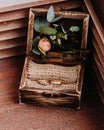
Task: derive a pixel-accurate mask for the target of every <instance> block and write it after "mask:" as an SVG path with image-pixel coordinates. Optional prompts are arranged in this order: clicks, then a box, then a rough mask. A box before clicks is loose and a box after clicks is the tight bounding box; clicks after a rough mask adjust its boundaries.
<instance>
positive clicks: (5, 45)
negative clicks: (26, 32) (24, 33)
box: [0, 37, 27, 51]
mask: <svg viewBox="0 0 104 130" xmlns="http://www.w3.org/2000/svg"><path fill="white" fill-rule="evenodd" d="M26 39H27V38H26V37H20V38H14V39H10V40H5V41H0V51H1V50H4V49H9V48H13V47H18V46H19V47H21V46H22V45H26Z"/></svg>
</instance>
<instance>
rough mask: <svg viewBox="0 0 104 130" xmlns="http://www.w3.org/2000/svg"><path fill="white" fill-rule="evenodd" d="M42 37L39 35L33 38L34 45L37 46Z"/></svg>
mask: <svg viewBox="0 0 104 130" xmlns="http://www.w3.org/2000/svg"><path fill="white" fill-rule="evenodd" d="M40 39H41V38H40V37H39V36H37V37H36V38H34V40H33V42H32V46H33V47H36V45H37V44H38V43H39V40H40Z"/></svg>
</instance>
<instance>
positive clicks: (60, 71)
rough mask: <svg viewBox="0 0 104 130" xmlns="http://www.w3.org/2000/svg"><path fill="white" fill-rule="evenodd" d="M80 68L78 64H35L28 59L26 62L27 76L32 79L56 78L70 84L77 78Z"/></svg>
mask: <svg viewBox="0 0 104 130" xmlns="http://www.w3.org/2000/svg"><path fill="white" fill-rule="evenodd" d="M80 69H81V66H80V65H75V66H71V67H65V66H59V65H53V64H37V63H35V62H33V61H30V62H29V64H28V77H29V78H30V79H32V80H36V79H48V80H51V79H58V80H62V81H64V83H71V84H72V83H76V82H77V80H78V79H79V73H80Z"/></svg>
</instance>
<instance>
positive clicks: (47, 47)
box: [39, 38, 51, 52]
mask: <svg viewBox="0 0 104 130" xmlns="http://www.w3.org/2000/svg"><path fill="white" fill-rule="evenodd" d="M39 47H40V48H41V49H42V50H43V51H45V52H46V51H49V50H50V49H51V43H50V41H49V40H48V39H47V38H42V39H41V40H40V41H39Z"/></svg>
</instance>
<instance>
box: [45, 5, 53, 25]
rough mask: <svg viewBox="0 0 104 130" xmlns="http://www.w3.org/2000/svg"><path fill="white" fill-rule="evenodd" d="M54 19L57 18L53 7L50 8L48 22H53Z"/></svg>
mask: <svg viewBox="0 0 104 130" xmlns="http://www.w3.org/2000/svg"><path fill="white" fill-rule="evenodd" d="M54 17H55V12H54V8H53V6H50V8H49V9H48V11H47V21H48V22H51V21H52V19H53V18H54Z"/></svg>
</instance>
